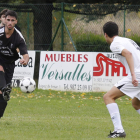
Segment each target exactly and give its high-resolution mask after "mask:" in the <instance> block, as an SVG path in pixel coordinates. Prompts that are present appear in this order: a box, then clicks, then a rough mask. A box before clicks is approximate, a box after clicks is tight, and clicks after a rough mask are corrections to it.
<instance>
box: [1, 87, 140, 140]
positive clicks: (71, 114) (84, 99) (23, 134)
mask: <svg viewBox="0 0 140 140" xmlns="http://www.w3.org/2000/svg"><path fill="white" fill-rule="evenodd" d="M103 94H104V93H74V92H62V91H51V90H48V91H47V90H37V89H36V90H35V91H34V92H33V93H31V94H27V93H22V92H21V91H20V89H18V88H15V89H13V90H12V93H11V100H10V101H9V102H8V106H7V109H6V111H5V114H4V116H3V117H2V118H1V120H0V140H107V139H108V138H107V135H108V134H109V131H110V130H113V124H112V121H111V118H110V115H109V113H108V111H107V108H106V106H105V104H104V102H103V99H102V96H103ZM117 103H118V106H119V108H120V113H121V118H122V123H123V126H124V129H125V132H126V135H127V136H126V138H125V139H126V140H139V139H140V125H139V124H140V116H139V114H138V113H137V112H136V111H135V110H134V109H133V108H132V106H131V99H129V98H128V97H127V96H125V97H122V98H119V99H118V100H117Z"/></svg>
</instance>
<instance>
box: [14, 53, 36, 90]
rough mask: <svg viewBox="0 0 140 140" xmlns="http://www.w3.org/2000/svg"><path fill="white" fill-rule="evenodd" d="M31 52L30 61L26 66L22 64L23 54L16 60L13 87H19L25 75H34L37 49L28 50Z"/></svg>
mask: <svg viewBox="0 0 140 140" xmlns="http://www.w3.org/2000/svg"><path fill="white" fill-rule="evenodd" d="M28 54H29V62H28V64H27V65H26V66H23V65H21V64H20V62H19V61H20V59H21V58H22V55H20V58H19V59H18V60H17V61H16V62H15V65H16V67H15V70H14V75H13V79H12V86H13V87H19V83H20V80H21V79H23V78H24V77H31V78H33V76H34V66H35V51H28Z"/></svg>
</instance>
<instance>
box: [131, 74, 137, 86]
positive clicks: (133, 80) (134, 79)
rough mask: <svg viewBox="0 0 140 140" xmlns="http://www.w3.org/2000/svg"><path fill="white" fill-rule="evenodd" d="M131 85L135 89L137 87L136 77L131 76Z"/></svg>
mask: <svg viewBox="0 0 140 140" xmlns="http://www.w3.org/2000/svg"><path fill="white" fill-rule="evenodd" d="M132 84H133V86H134V87H137V86H138V80H136V76H135V75H134V76H132Z"/></svg>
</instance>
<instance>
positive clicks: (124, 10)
mask: <svg viewBox="0 0 140 140" xmlns="http://www.w3.org/2000/svg"><path fill="white" fill-rule="evenodd" d="M125 12H126V5H124V26H123V36H124V37H125Z"/></svg>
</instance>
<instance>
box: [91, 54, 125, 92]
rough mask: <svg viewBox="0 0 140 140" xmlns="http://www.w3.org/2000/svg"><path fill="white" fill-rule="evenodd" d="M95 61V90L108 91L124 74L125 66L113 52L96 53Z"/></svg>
mask: <svg viewBox="0 0 140 140" xmlns="http://www.w3.org/2000/svg"><path fill="white" fill-rule="evenodd" d="M93 56H94V59H93V60H94V61H93V77H92V80H93V85H92V88H93V91H108V90H110V89H111V87H112V86H113V85H114V84H115V83H116V82H117V81H119V80H120V79H122V78H123V77H124V76H127V74H126V70H125V67H124V66H123V64H122V63H121V62H119V61H118V59H117V58H116V57H115V55H114V54H113V53H95V52H94V55H93Z"/></svg>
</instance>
